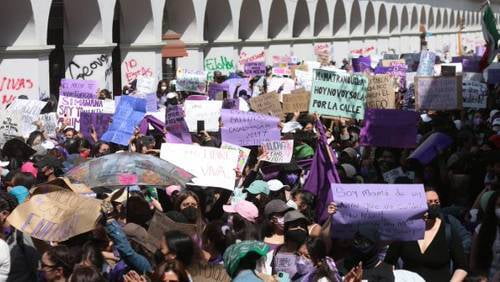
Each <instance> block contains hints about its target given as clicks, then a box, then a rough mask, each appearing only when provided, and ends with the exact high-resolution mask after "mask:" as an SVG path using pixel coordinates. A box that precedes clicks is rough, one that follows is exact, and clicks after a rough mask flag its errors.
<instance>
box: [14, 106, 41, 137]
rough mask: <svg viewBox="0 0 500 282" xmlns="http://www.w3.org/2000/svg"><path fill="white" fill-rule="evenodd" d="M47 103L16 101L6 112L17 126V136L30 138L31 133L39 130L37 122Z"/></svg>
mask: <svg viewBox="0 0 500 282" xmlns="http://www.w3.org/2000/svg"><path fill="white" fill-rule="evenodd" d="M46 104H47V103H46V102H42V101H38V100H24V99H16V100H15V101H14V102H13V103H12V104H11V105H10V106H9V107H8V108H7V110H5V112H6V115H5V116H8V117H10V118H11V121H12V123H13V124H17V125H18V127H17V129H18V131H17V136H21V137H23V138H28V136H29V135H30V133H31V132H33V131H35V130H37V127H36V125H35V124H34V123H35V121H37V120H38V117H39V115H40V112H41V111H42V109H43V107H45V105H46Z"/></svg>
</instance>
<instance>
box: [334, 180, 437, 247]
mask: <svg viewBox="0 0 500 282" xmlns="http://www.w3.org/2000/svg"><path fill="white" fill-rule="evenodd" d="M332 193H333V198H334V199H335V202H336V204H337V213H335V215H334V216H333V227H332V228H334V230H335V232H334V234H333V236H334V237H336V238H347V239H349V238H354V234H355V233H356V232H357V231H358V229H359V227H360V226H361V225H372V226H375V227H376V228H377V229H378V231H379V233H380V236H381V238H380V239H381V240H388V241H390V240H396V241H415V240H420V239H423V238H424V227H425V224H424V220H423V219H422V218H423V215H424V213H425V212H426V211H427V202H426V198H425V192H424V187H423V185H421V184H406V185H396V184H393V185H390V184H363V185H359V184H333V185H332Z"/></svg>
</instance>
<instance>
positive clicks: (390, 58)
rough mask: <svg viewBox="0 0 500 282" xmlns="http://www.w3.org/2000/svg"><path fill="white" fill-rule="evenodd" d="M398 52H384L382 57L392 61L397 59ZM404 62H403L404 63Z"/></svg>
mask: <svg viewBox="0 0 500 282" xmlns="http://www.w3.org/2000/svg"><path fill="white" fill-rule="evenodd" d="M399 57H400V56H399V54H390V53H385V54H384V56H383V57H382V58H383V59H384V60H388V61H394V60H398V59H399ZM404 63H405V62H403V64H404Z"/></svg>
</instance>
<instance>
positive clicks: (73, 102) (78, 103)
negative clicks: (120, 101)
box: [57, 93, 115, 130]
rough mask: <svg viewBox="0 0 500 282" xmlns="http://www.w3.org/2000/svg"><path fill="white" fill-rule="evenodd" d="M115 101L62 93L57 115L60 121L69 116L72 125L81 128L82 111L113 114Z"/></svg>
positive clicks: (77, 128)
mask: <svg viewBox="0 0 500 282" xmlns="http://www.w3.org/2000/svg"><path fill="white" fill-rule="evenodd" d="M114 103H115V101H113V100H98V99H87V98H76V97H69V96H65V94H64V93H60V94H59V103H58V104H57V116H58V117H59V122H61V121H62V120H63V119H64V118H67V119H69V123H70V124H69V125H70V126H72V127H74V128H75V129H76V130H80V113H81V112H93V113H107V114H112V113H114V111H115V104H114Z"/></svg>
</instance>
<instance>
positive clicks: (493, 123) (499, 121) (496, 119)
mask: <svg viewBox="0 0 500 282" xmlns="http://www.w3.org/2000/svg"><path fill="white" fill-rule="evenodd" d="M491 125H500V118H495V119H494V120H493V122H492V123H491Z"/></svg>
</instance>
